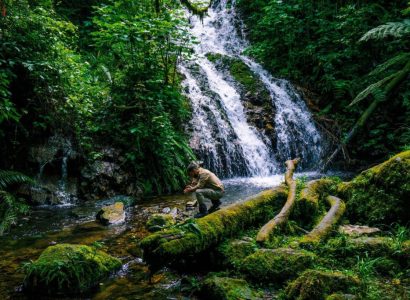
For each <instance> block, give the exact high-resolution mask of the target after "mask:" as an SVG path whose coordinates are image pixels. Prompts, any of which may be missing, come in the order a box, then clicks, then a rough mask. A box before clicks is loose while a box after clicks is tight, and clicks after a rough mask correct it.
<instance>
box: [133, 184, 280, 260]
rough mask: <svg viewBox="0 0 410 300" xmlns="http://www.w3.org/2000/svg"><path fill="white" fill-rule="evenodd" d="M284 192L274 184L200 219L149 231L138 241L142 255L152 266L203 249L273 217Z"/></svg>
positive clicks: (184, 256) (196, 252)
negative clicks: (142, 251)
mask: <svg viewBox="0 0 410 300" xmlns="http://www.w3.org/2000/svg"><path fill="white" fill-rule="evenodd" d="M286 196H287V195H286V191H285V189H284V188H283V187H277V188H275V189H272V190H267V191H264V192H261V193H259V194H257V195H255V196H253V197H251V198H249V199H247V200H246V201H243V202H239V203H235V204H232V205H229V206H227V207H224V208H222V209H220V210H218V211H216V212H214V213H212V214H210V215H207V216H205V217H203V218H201V219H198V220H195V221H191V222H189V223H186V224H183V225H180V226H176V228H172V229H168V230H164V231H162V232H158V233H154V234H152V235H149V236H148V237H146V238H145V239H143V240H142V241H141V243H140V246H141V247H142V249H143V250H144V259H145V260H146V261H147V262H148V263H149V264H151V266H154V265H163V264H166V263H169V262H173V261H178V260H179V259H181V258H187V256H189V255H195V254H198V253H200V252H203V251H205V250H206V249H208V248H210V247H211V246H214V245H216V244H218V243H220V242H221V241H222V240H223V239H224V238H226V237H229V236H234V235H236V234H238V232H240V231H241V230H243V229H246V228H248V227H251V226H257V225H258V224H261V223H264V222H266V221H267V220H269V219H270V218H272V216H274V215H275V212H276V211H277V210H278V209H280V207H281V206H282V205H283V203H284V202H285V200H286Z"/></svg>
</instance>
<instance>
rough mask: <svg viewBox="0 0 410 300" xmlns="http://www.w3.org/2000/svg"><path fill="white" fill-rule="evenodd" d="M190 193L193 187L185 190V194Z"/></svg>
mask: <svg viewBox="0 0 410 300" xmlns="http://www.w3.org/2000/svg"><path fill="white" fill-rule="evenodd" d="M190 192H192V188H191V187H186V188H185V190H184V194H186V193H190Z"/></svg>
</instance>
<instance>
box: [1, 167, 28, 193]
mask: <svg viewBox="0 0 410 300" xmlns="http://www.w3.org/2000/svg"><path fill="white" fill-rule="evenodd" d="M16 183H18V184H22V183H29V184H32V183H34V181H33V179H31V178H30V177H28V176H26V175H24V174H21V173H19V172H15V171H5V170H0V190H4V189H6V188H7V187H8V186H9V185H11V184H16Z"/></svg>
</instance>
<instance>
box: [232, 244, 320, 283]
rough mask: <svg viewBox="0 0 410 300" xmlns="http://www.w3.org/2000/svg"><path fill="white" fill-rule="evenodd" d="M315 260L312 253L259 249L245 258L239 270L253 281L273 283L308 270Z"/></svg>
mask: <svg viewBox="0 0 410 300" xmlns="http://www.w3.org/2000/svg"><path fill="white" fill-rule="evenodd" d="M315 258H316V257H315V255H314V254H313V253H311V252H308V251H305V250H294V249H290V248H278V249H260V250H258V251H256V252H255V253H253V254H251V255H249V256H248V257H246V258H245V259H244V260H243V261H242V264H241V266H240V267H239V269H240V270H241V271H242V272H243V273H244V274H246V275H247V277H249V278H251V279H253V280H255V281H263V282H270V283H274V282H275V281H284V280H286V279H289V278H292V277H294V276H296V275H297V274H298V273H299V272H302V271H303V270H305V269H307V268H310V267H311V266H312V263H313V261H314V260H315Z"/></svg>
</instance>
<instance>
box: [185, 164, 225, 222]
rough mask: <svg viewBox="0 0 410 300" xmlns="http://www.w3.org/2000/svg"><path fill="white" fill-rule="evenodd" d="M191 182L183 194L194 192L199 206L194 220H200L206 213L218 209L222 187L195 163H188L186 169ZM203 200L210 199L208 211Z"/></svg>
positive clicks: (208, 172) (216, 178) (209, 172)
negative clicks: (210, 204)
mask: <svg viewBox="0 0 410 300" xmlns="http://www.w3.org/2000/svg"><path fill="white" fill-rule="evenodd" d="M187 171H188V174H189V177H191V179H192V181H191V183H190V184H189V185H187V186H186V187H185V189H184V193H191V192H195V196H196V199H197V200H198V204H199V213H198V214H196V215H195V218H201V217H203V216H206V215H207V214H208V213H211V212H214V211H216V210H218V209H219V205H221V201H220V199H221V198H222V196H223V195H224V186H223V184H222V182H221V180H220V179H219V178H218V177H217V176H216V175H215V174H214V173H212V172H211V171H209V170H207V169H204V168H201V167H200V166H199V165H198V164H197V163H190V164H189V166H188V168H187ZM205 198H207V199H210V200H211V202H212V206H211V207H210V209H209V211H208V209H207V207H206V204H205Z"/></svg>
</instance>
